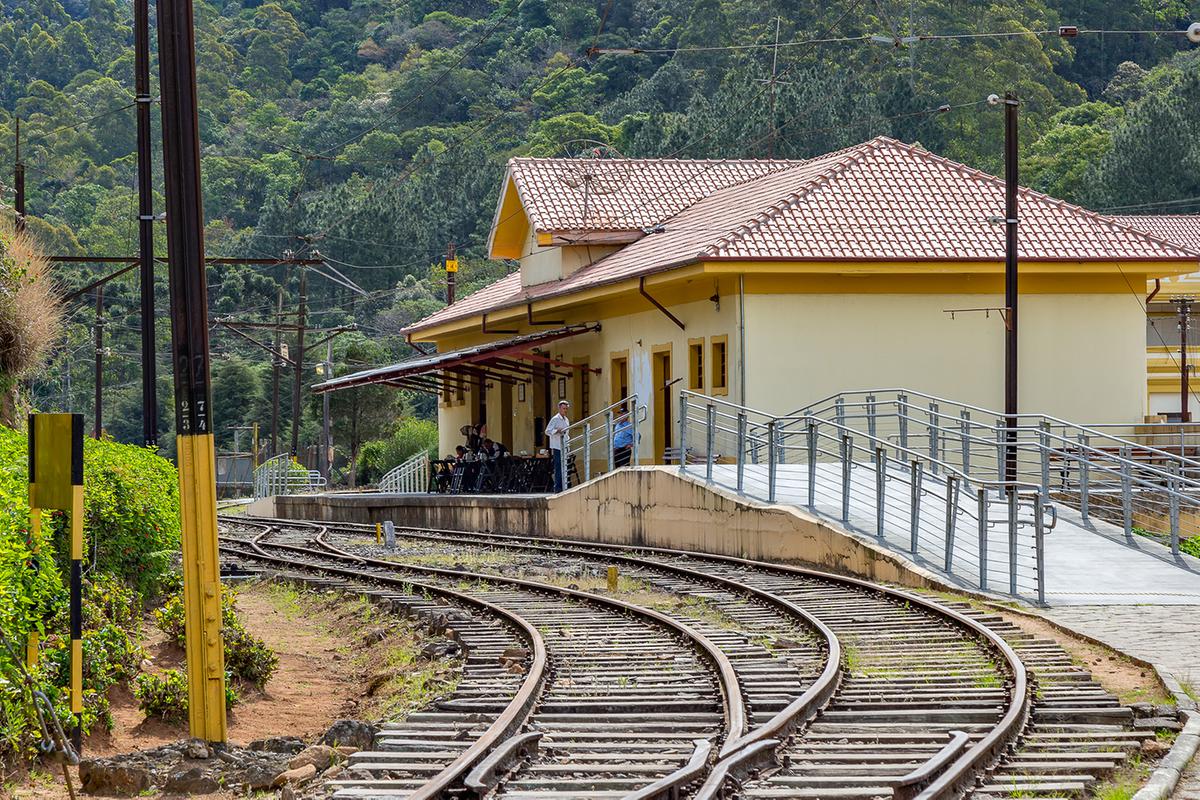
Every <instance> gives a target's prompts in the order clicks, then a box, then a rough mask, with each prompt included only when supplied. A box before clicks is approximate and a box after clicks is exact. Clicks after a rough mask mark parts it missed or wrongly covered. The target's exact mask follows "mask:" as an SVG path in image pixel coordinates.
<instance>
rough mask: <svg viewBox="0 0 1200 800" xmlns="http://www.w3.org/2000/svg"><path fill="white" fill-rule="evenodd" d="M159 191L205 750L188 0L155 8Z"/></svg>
mask: <svg viewBox="0 0 1200 800" xmlns="http://www.w3.org/2000/svg"><path fill="white" fill-rule="evenodd" d="M158 48H159V88H160V92H159V94H160V96H161V98H162V106H161V107H162V137H163V185H164V188H165V190H166V191H165V194H166V212H167V259H168V265H169V266H168V270H167V274H168V276H169V285H170V290H171V349H172V355H173V364H174V369H175V429H176V433H177V437H176V441H177V451H178V461H179V489H180V491H179V495H180V517H181V521H182V523H183V524H182V528H183V531H182V533H183V535H182V537H181V538H182V545H183V547H182V550H183V559H182V566H183V597H184V631H185V640H186V648H187V677H188V727H189V730H190V732H191V735H192V736H193V737H195V738H198V739H205V740H208V741H211V742H223V741H225V739H226V736H227V723H226V715H225V662H224V652H223V647H222V644H221V641H222V639H221V576H220V557H219V554H218V550H217V503H216V497H217V489H216V456H215V452H214V443H213V431H212V421H211V416H210V415H211V412H212V387H211V385H210V383H209V348H208V286H207V283H206V280H205V277H206V276H205V274H204V269H205V262H204V205H203V203H202V200H201V196H200V126H199V114H198V112H197V107H196V105H197V98H196V33H195V29H194V27H193V10H192V2H191V0H158Z"/></svg>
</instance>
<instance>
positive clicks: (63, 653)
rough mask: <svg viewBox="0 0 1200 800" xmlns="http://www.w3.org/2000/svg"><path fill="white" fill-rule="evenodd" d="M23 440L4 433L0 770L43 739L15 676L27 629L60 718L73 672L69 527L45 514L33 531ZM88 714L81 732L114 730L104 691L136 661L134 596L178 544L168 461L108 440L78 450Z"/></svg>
mask: <svg viewBox="0 0 1200 800" xmlns="http://www.w3.org/2000/svg"><path fill="white" fill-rule="evenodd" d="M27 447H28V445H27V442H26V437H25V435H24V434H22V433H20V432H18V431H14V430H12V429H11V428H7V427H3V426H0V639H2V641H0V763H3V762H6V761H9V760H11V759H13V758H15V757H22V756H25V755H27V754H30V753H31V752H32V751H33V746H34V744H35V742H36V738H37V737H38V736H39V735H40V733H39V731H38V727H37V718H36V715H35V714H34V712H33V706H32V695H31V694H30V689H29V687H28V686H27V685H26V681H25V678H24V676H23V675H22V674H21V671H20V670H19V669H18V664H19V663H20V661H22V660H23V656H24V650H25V642H26V640H27V638H28V636H29V634H30V632H33V631H36V632H37V633H38V634H39V637H40V639H41V657H40V663H39V665H38V666H37V668H36V669H34V670H33V671H32V672H31V674H30V679H31V680H32V681H33V682H34V684H35V686H36V688H37V689H39V690H41V691H43V692H45V693H46V695H47V697H49V698H50V700H51V702H52V703H53V704H54V706H55V709H56V712H57V713H59V714H61V715H62V717H63V718H64V720H66V719H68V717H69V715H68V711H67V693H66V690H65V687H66V686H67V685H68V684H69V675H70V672H69V670H70V667H69V663H70V640H69V638H68V620H69V617H68V595H67V590H66V588H65V581H64V579H63V575H64V574H66V570H67V568H68V566H69V562H68V561H67V553H68V549H67V548H68V527H67V523H68V519H67V516H66V515H65V514H64V513H63V512H58V511H55V512H46V513H44V514H43V525H42V529H41V533H40V535H38V536H36V537H34V536H33V535H32V534H31V531H30V524H29V504H28V493H29V487H28V473H27ZM84 514H85V519H84V537H85V545H86V547H85V576H84V598H83V616H84V618H83V627H84V632H83V660H84V670H83V679H84V703H83V705H84V713H83V727H84V730H85V731H89V730H91V729H92V728H93V726H95V725H96V724H97V723H99V724H100V725H101V726H102V727H110V726H111V719H110V717H109V713H108V704H107V691H108V689H109V687H111V686H112V685H113V684H114V683H115V682H117V681H121V680H127V679H129V678H130V677H131V676H132V675H133V674H135V673H136V671H137V666H138V664H139V662H140V661H141V658H142V652H141V649H140V647H139V645H138V640H137V636H138V629H139V624H138V622H139V619H140V613H141V608H142V595H143V594H145V593H149V592H151V591H153V590H154V589H155V587H156V586H157V584H158V582H159V581H160V579H161V578H162V576H163V575H165V574H166V569H167V566H168V563H169V560H170V554H171V553H172V552H173V551H175V550H177V548H178V543H179V522H178V515H179V505H178V486H177V480H176V474H175V468H174V467H173V466H172V465H171V463H170V462H169V461H167V460H166V459H164V458H161V457H160V456H158V455H156V454H155V453H154V452H153V451H151V450H147V449H145V448H140V447H133V446H130V445H121V444H117V443H115V442H112V441H110V440H101V441H95V440H91V439H89V440H87V441H86V442H85V445H84Z"/></svg>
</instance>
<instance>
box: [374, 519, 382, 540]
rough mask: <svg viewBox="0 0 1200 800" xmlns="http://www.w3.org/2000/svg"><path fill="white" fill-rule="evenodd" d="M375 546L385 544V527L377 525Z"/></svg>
mask: <svg viewBox="0 0 1200 800" xmlns="http://www.w3.org/2000/svg"><path fill="white" fill-rule="evenodd" d="M375 544H383V526H382V525H380V524H379V523H378V522H376V523H375Z"/></svg>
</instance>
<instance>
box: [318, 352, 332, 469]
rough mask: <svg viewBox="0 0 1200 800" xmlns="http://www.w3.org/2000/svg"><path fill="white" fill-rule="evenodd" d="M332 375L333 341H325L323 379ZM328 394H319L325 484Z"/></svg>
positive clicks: (328, 454)
mask: <svg viewBox="0 0 1200 800" xmlns="http://www.w3.org/2000/svg"><path fill="white" fill-rule="evenodd" d="M332 377H333V342H332V341H328V342H326V343H325V380H329V379H330V378H332ZM329 395H330V392H323V393H322V394H321V475H322V476H323V477H324V478H325V484H326V485H328V484H329V476H330V473H332V472H333V457H332V454H331V452H330V451H331V450H332V449H333V440H332V439H331V438H330V433H329Z"/></svg>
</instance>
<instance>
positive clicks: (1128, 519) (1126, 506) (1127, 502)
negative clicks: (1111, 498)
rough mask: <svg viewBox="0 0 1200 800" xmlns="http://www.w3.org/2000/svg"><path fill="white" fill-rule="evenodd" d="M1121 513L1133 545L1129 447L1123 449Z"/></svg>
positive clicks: (1131, 482) (1126, 534) (1127, 535)
mask: <svg viewBox="0 0 1200 800" xmlns="http://www.w3.org/2000/svg"><path fill="white" fill-rule="evenodd" d="M1121 512H1122V515H1123V516H1124V520H1125V538H1126V539H1127V540H1129V543H1130V544H1133V480H1132V475H1131V474H1130V463H1129V448H1128V447H1122V448H1121Z"/></svg>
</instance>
